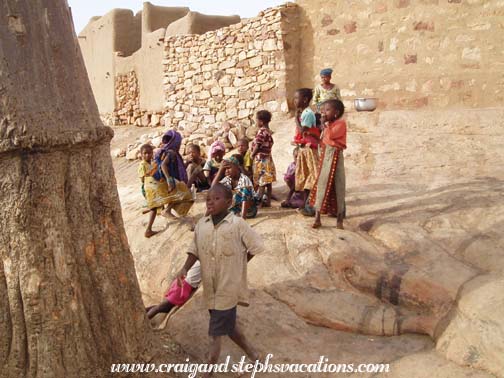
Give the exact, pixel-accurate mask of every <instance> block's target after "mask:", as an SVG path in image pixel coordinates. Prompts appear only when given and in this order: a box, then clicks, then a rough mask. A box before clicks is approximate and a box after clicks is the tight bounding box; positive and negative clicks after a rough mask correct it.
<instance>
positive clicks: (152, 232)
mask: <svg viewBox="0 0 504 378" xmlns="http://www.w3.org/2000/svg"><path fill="white" fill-rule="evenodd" d="M157 233H159V231H152V230H147V231H145V234H144V236H145V237H146V238H150V237H151V236H154V235H156V234H157Z"/></svg>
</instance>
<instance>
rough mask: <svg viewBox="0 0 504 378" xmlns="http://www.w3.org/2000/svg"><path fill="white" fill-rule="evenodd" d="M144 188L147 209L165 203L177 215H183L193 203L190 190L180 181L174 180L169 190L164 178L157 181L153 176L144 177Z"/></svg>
mask: <svg viewBox="0 0 504 378" xmlns="http://www.w3.org/2000/svg"><path fill="white" fill-rule="evenodd" d="M144 188H145V199H146V200H147V207H148V208H149V209H156V208H159V207H162V206H164V205H167V206H171V207H172V209H173V210H175V211H176V212H177V214H178V215H179V216H185V215H187V213H188V212H189V210H190V209H191V206H192V205H193V203H194V201H193V198H192V194H191V192H190V191H189V189H188V188H187V185H186V184H185V183H184V182H182V181H177V180H175V189H173V190H172V191H171V192H169V191H168V184H167V183H166V180H165V179H162V180H160V181H158V180H156V179H154V178H153V177H145V181H144Z"/></svg>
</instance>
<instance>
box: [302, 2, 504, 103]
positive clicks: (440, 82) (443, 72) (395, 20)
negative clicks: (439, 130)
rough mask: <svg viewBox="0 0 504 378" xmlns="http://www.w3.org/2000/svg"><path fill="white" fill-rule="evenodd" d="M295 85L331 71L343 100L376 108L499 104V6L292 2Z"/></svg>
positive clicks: (503, 93) (503, 61) (503, 13)
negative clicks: (373, 103) (296, 39)
mask: <svg viewBox="0 0 504 378" xmlns="http://www.w3.org/2000/svg"><path fill="white" fill-rule="evenodd" d="M297 3H298V4H299V6H300V8H301V10H300V18H301V20H300V24H299V25H300V31H301V33H300V35H301V37H302V40H301V49H300V51H302V54H300V74H301V75H300V76H301V79H300V84H301V85H302V86H313V85H315V84H316V83H318V82H319V78H318V73H319V71H320V69H321V68H324V67H326V66H330V67H332V68H333V69H334V74H333V82H334V83H336V84H337V85H339V87H340V88H341V93H342V96H343V98H344V99H346V100H351V99H353V98H355V97H366V96H367V97H378V98H379V100H380V104H379V107H378V109H379V110H383V109H391V110H392V109H416V108H423V109H435V108H437V109H443V108H461V107H462V108H463V107H468V108H479V107H481V108H483V107H498V106H502V104H503V102H504V75H503V74H502V73H503V66H504V55H503V51H502V46H503V45H504V33H503V31H504V30H503V25H504V24H503V19H504V2H502V1H497V0H376V1H375V0H373V1H369V0H366V1H364V0H362V1H360V0H359V1H356V0H349V1H326V0H297Z"/></svg>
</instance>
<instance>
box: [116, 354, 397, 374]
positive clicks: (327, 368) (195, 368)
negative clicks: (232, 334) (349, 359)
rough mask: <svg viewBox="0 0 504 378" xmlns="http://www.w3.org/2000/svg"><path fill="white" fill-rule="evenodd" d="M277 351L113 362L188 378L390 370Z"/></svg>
mask: <svg viewBox="0 0 504 378" xmlns="http://www.w3.org/2000/svg"><path fill="white" fill-rule="evenodd" d="M272 359H273V354H268V355H267V356H266V358H265V360H264V362H261V361H255V362H248V361H247V359H246V357H245V356H242V358H241V359H240V361H239V362H234V363H231V357H230V356H227V357H226V360H225V362H223V363H220V364H198V363H191V362H190V360H189V358H187V359H186V363H176V364H171V363H170V364H152V363H149V364H146V363H139V364H112V366H111V368H110V371H111V373H187V377H188V378H195V377H196V375H197V374H201V373H210V372H213V373H227V372H231V373H251V375H250V377H251V378H254V377H255V375H256V374H257V373H275V374H278V373H283V374H290V373H347V374H348V373H357V374H358V373H388V372H389V364H377V363H361V364H354V363H348V364H346V363H331V362H329V359H328V358H326V357H325V356H320V358H319V360H318V361H317V362H315V363H292V364H287V363H272V361H271V360H272Z"/></svg>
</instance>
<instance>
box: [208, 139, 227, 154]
mask: <svg viewBox="0 0 504 378" xmlns="http://www.w3.org/2000/svg"><path fill="white" fill-rule="evenodd" d="M217 151H222V152H224V153H226V146H225V145H224V143H222V142H221V141H220V140H216V141H215V142H213V143H212V145H211V146H210V159H213V155H214V154H215V153H216V152H217Z"/></svg>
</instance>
